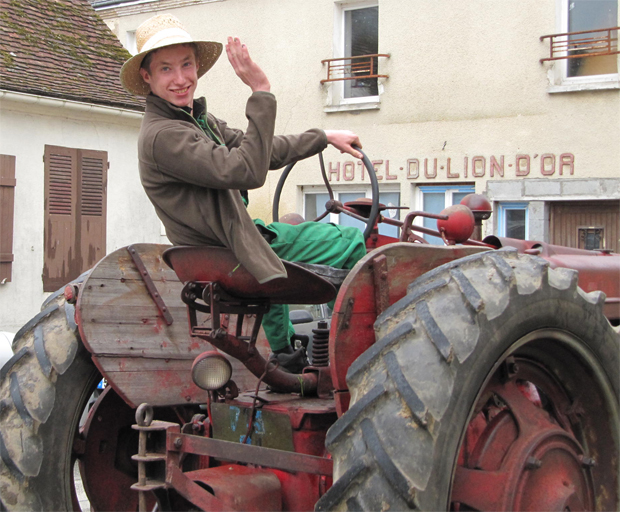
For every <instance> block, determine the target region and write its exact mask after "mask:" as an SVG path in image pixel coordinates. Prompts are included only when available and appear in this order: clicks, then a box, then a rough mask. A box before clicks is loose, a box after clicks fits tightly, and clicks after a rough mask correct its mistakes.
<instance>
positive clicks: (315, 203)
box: [304, 194, 329, 222]
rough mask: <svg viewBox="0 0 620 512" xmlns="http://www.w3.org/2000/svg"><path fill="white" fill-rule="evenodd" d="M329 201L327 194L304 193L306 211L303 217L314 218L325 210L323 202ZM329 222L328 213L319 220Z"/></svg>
mask: <svg viewBox="0 0 620 512" xmlns="http://www.w3.org/2000/svg"><path fill="white" fill-rule="evenodd" d="M327 201H329V194H306V211H305V212H304V218H305V219H306V220H308V221H309V220H314V219H316V218H317V217H318V216H319V215H321V214H322V213H323V212H324V211H325V203H326V202H327ZM321 222H329V215H328V216H327V217H325V218H324V219H322V220H321Z"/></svg>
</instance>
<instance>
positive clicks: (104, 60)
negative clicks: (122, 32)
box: [0, 0, 144, 110]
mask: <svg viewBox="0 0 620 512" xmlns="http://www.w3.org/2000/svg"><path fill="white" fill-rule="evenodd" d="M129 57H130V54H129V52H127V50H125V49H124V48H123V46H122V45H121V43H120V42H119V40H118V39H117V38H116V36H115V35H114V34H113V33H112V32H111V31H110V29H109V28H108V26H107V25H106V24H105V23H104V22H103V21H102V20H101V18H100V17H99V16H98V14H97V13H96V12H95V11H94V10H93V8H92V7H91V5H90V3H89V1H88V0H0V89H3V90H10V91H15V92H23V93H29V94H40V95H43V96H51V97H55V98H62V99H68V100H75V101H82V102H86V103H95V104H98V105H106V106H115V107H121V108H127V109H131V110H144V100H143V99H141V98H137V97H135V96H133V95H131V94H129V93H128V92H127V91H125V89H123V87H122V85H121V83H120V80H119V73H120V70H121V66H122V65H123V63H124V62H125V61H126V60H127V59H128V58H129Z"/></svg>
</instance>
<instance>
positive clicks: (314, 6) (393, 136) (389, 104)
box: [99, 0, 620, 236]
mask: <svg viewBox="0 0 620 512" xmlns="http://www.w3.org/2000/svg"><path fill="white" fill-rule="evenodd" d="M558 2H560V0H519V1H517V0H505V1H502V2H497V1H491V0H476V1H471V2H454V1H453V0H452V1H450V0H434V1H428V0H426V1H422V0H400V1H398V0H379V52H380V53H389V54H391V57H390V58H389V59H388V60H385V59H382V60H381V63H380V66H381V71H382V72H385V73H387V74H388V75H389V78H388V79H385V80H382V85H383V94H382V95H381V98H380V102H381V103H380V108H379V109H374V110H358V111H349V112H326V111H325V110H326V109H325V107H326V104H327V102H328V99H329V97H330V86H322V85H321V84H320V80H321V79H322V78H324V77H325V68H324V67H323V66H322V65H321V60H322V59H327V58H331V57H333V56H334V36H333V34H334V19H335V14H334V13H335V10H336V7H335V6H336V3H335V2H334V1H333V0H261V1H256V0H220V1H212V2H203V3H193V4H192V5H187V6H182V5H183V4H184V2H183V0H176V1H175V2H172V1H170V0H160V1H155V2H149V3H145V4H141V5H138V6H132V7H125V8H123V7H121V8H112V9H103V10H99V14H100V15H101V16H102V17H103V18H104V19H105V20H106V21H107V22H108V24H109V25H110V26H112V28H113V30H114V31H115V33H116V34H117V35H118V36H119V38H120V39H121V41H122V42H125V33H126V32H127V31H129V30H135V28H136V27H137V26H138V25H139V24H140V23H141V22H142V21H144V20H145V19H147V18H148V17H149V16H151V15H152V14H153V13H154V12H155V11H158V12H159V11H163V12H172V13H174V14H175V15H176V16H178V17H179V18H180V19H181V21H182V22H183V23H184V24H185V25H186V27H187V28H188V29H189V31H190V32H192V34H193V35H194V37H196V38H204V39H212V40H217V41H222V42H224V41H225V39H226V37H227V36H229V35H237V36H239V37H240V38H242V40H243V41H245V42H246V43H247V44H248V46H249V48H250V50H251V54H252V56H253V57H254V58H255V60H256V61H257V62H258V63H259V64H261V65H262V66H263V68H264V69H265V71H266V72H267V74H268V76H269V77H270V80H271V83H272V90H273V92H274V93H275V94H276V96H277V97H278V102H279V114H278V123H277V131H278V132H279V133H291V132H297V131H301V130H304V129H306V128H308V127H314V126H317V127H321V128H348V129H352V130H355V131H356V132H357V133H358V134H359V135H360V137H361V140H362V142H363V145H364V149H365V151H366V152H367V154H368V155H369V156H370V158H371V159H373V160H383V162H384V163H383V167H381V170H382V174H383V175H385V166H386V162H389V172H390V175H391V176H396V179H394V180H390V181H388V180H386V179H384V180H383V181H382V184H386V183H389V184H390V186H392V187H395V188H396V189H399V190H400V192H401V198H402V203H403V204H404V205H406V206H410V207H412V208H419V206H420V205H418V204H416V197H418V196H417V195H416V194H415V186H416V185H419V184H430V183H437V184H440V183H462V182H468V183H475V187H476V191H477V192H487V193H489V195H490V196H491V198H492V199H502V200H517V199H521V198H524V197H525V198H526V199H527V198H529V199H532V200H535V199H541V200H547V199H549V198H551V199H559V198H561V197H562V194H563V193H564V192H563V191H564V190H565V188H564V187H560V186H559V185H558V184H559V183H564V182H565V181H569V182H570V181H571V180H575V184H576V186H575V187H573V188H572V189H571V190H573V194H572V195H571V196H570V197H571V198H574V199H579V198H591V197H594V196H597V195H599V196H600V194H603V197H614V195H615V197H617V196H618V192H619V190H618V186H617V185H614V184H615V181H614V180H617V179H618V177H619V176H620V169H619V167H620V166H619V163H620V145H619V144H618V138H619V128H620V127H619V121H620V100H619V91H618V89H617V87H618V84H617V80H616V82H615V83H612V84H611V87H613V88H612V89H608V90H591V91H581V92H567V93H551V92H550V90H553V87H552V85H553V84H552V83H551V82H552V81H553V79H554V78H553V77H554V73H553V65H552V64H549V63H544V64H541V63H540V59H541V58H544V57H545V56H547V54H548V52H549V43H548V41H543V42H541V41H540V40H539V37H540V36H542V35H545V34H551V33H554V32H558V25H557V21H556V10H557V9H558V5H559V3H558ZM185 3H188V2H185ZM174 5H181V7H176V8H172V7H171V6H174ZM140 10H142V11H143V12H138V11H140ZM147 11H148V12H147ZM607 86H610V85H609V84H607ZM556 90H557V88H556ZM199 92H200V93H201V94H205V95H206V96H207V99H208V105H209V109H210V110H211V111H212V112H214V113H215V114H216V115H218V116H219V117H223V118H225V119H226V120H227V121H229V124H231V125H233V126H236V127H240V128H244V127H245V119H244V117H243V109H244V102H245V99H246V98H247V96H248V93H249V89H248V88H247V87H245V86H244V85H243V84H242V83H241V82H240V81H239V80H238V79H237V78H236V77H235V76H234V74H233V72H232V69H231V67H230V65H229V64H228V62H227V60H226V57H225V56H223V57H222V58H221V59H220V61H219V62H218V63H217V64H216V66H215V67H214V69H213V70H212V71H210V72H209V74H208V75H207V76H206V77H205V78H203V79H202V80H201V83H200V89H199ZM528 157H529V167H525V164H526V163H527V161H528V160H527V158H528ZM502 158H503V172H504V175H503V177H502V176H500V175H499V171H498V168H497V166H499V165H500V164H501V162H502ZM543 158H544V165H543V167H542V170H541V161H542V160H543ZM425 159H427V168H428V172H427V173H426V175H425V172H424V162H425ZM435 159H437V176H436V177H432V175H433V170H434V165H435ZM448 159H449V160H450V174H451V175H452V177H449V176H448V169H447V166H448ZM492 159H494V160H495V161H496V162H497V165H496V166H495V167H493V176H491V161H492ZM326 160H327V161H328V162H331V165H332V166H336V165H337V164H338V163H340V165H341V166H343V165H344V163H345V162H346V161H347V160H348V159H347V158H346V157H344V156H342V155H340V154H339V153H338V152H336V151H335V150H328V151H327V152H326ZM416 160H417V161H418V162H419V166H420V171H419V174H416V173H415V172H414V171H415V169H416ZM519 162H521V165H523V166H524V167H522V168H521V173H522V174H525V172H526V171H527V170H528V169H529V173H528V174H527V175H521V176H520V175H518V173H517V165H518V163H519ZM561 163H563V165H560V164H561ZM483 164H484V167H482V165H483ZM552 164H554V165H553V166H552ZM465 165H467V176H465ZM298 167H299V168H296V169H295V170H294V171H293V173H292V175H291V177H290V179H289V184H288V189H287V191H286V193H285V197H284V200H283V203H284V204H283V207H282V209H281V213H283V212H286V211H290V210H297V211H300V212H301V211H302V198H303V196H302V190H303V188H302V187H304V186H307V185H313V184H320V183H321V178H320V174H319V167H318V162H317V161H312V162H309V163H307V162H304V163H300V164H298ZM474 167H476V170H475V173H474V170H473V168H474ZM408 169H409V176H408ZM560 170H561V171H562V175H560ZM552 171H553V173H552ZM278 175H279V173H272V176H271V177H270V179H269V181H268V183H267V185H266V186H265V187H264V188H263V189H262V190H260V191H254V192H252V194H251V200H252V204H251V207H250V210H251V213H252V214H253V215H255V216H260V217H262V218H265V219H270V212H271V205H270V203H271V199H272V196H273V191H274V188H275V185H276V183H277V178H278ZM457 175H458V177H456V176H457ZM384 177H385V176H384ZM532 179H535V180H536V181H535V182H533V183H535V186H533V187H530V189H531V190H532V194H530V196H527V194H526V196H527V197H526V196H524V195H523V194H524V193H525V192H524V188H523V186H522V185H523V183H524V182H527V181H528V180H532ZM600 179H611V180H612V182H611V185H610V183H609V182H608V181H605V182H604V183H603V182H601V181H600ZM560 180H561V181H560ZM591 180H595V181H596V180H599V181H596V183H597V185H596V186H594V187H583V186H582V183H587V182H590V181H591ZM551 182H553V183H554V185H551V187H549V186H548V185H549V184H550V183H551ZM360 183H364V182H361V173H359V172H358V173H356V174H355V178H354V180H353V181H351V182H345V181H344V179H343V178H342V177H341V181H340V182H339V185H340V186H343V187H349V188H350V187H352V186H353V185H354V184H360ZM365 183H367V181H366V182H365ZM569 185H570V183H569ZM608 185H610V186H608ZM493 187H495V188H493ZM569 188H570V187H569ZM569 188H566V190H569ZM580 189H581V190H583V191H584V192H583V193H580V192H579V190H580ZM498 190H499V191H500V192H497V191H498ZM494 191H495V192H494ZM494 193H497V194H499V195H496V196H493V194H494ZM605 194H607V196H605ZM538 221H540V219H538ZM541 226H542V225H541ZM492 229H493V227H492V224H491V223H489V226H488V228H487V232H489V231H491V230H492ZM539 232H540V236H544V227H541V228H540V230H539Z"/></svg>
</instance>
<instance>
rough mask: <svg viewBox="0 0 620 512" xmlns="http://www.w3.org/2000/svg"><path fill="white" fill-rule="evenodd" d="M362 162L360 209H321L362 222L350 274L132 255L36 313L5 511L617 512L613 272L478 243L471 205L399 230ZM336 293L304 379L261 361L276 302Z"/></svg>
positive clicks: (0, 377) (113, 257) (9, 412)
mask: <svg viewBox="0 0 620 512" xmlns="http://www.w3.org/2000/svg"><path fill="white" fill-rule="evenodd" d="M365 165H366V167H367V169H368V172H369V175H370V177H371V182H372V184H373V192H374V197H373V200H372V201H371V202H366V201H363V200H362V201H357V202H354V203H353V204H347V205H341V204H339V203H337V202H336V201H333V200H331V201H329V202H328V204H327V208H328V209H329V210H330V211H339V212H345V213H348V214H351V215H353V216H355V217H356V218H359V219H363V220H364V221H365V222H366V223H367V228H366V230H365V235H366V237H367V247H368V253H367V255H366V257H364V258H363V259H362V260H360V261H359V262H358V264H357V265H356V266H355V267H354V268H353V269H352V270H351V271H339V270H334V269H330V268H325V267H317V266H307V265H301V264H294V263H286V267H287V271H288V278H286V279H280V280H276V281H272V282H269V283H267V284H264V285H259V284H258V283H257V282H256V280H255V279H254V278H253V277H252V276H251V275H250V274H249V273H247V272H246V271H245V269H243V268H242V267H239V266H238V264H237V262H236V261H235V260H234V258H233V257H232V255H231V253H230V252H229V251H227V250H226V249H223V248H213V247H174V248H169V247H167V246H160V245H150V244H139V245H134V246H129V247H127V248H123V249H119V250H117V251H115V252H113V253H111V254H109V255H107V256H106V257H105V258H104V259H102V260H101V261H100V262H99V263H98V264H97V265H96V266H95V267H94V268H93V269H92V270H91V271H89V272H88V273H86V274H85V275H83V276H81V277H80V278H79V279H78V280H76V281H75V282H73V283H71V284H70V285H68V286H67V287H66V288H65V289H64V290H60V291H59V292H57V293H56V294H53V295H52V296H51V297H49V299H48V300H47V301H46V302H45V303H44V304H43V307H42V310H41V313H40V314H39V315H37V316H36V317H35V318H34V319H33V320H32V321H31V322H29V323H28V324H27V325H25V326H24V327H23V328H22V329H21V330H20V332H19V333H17V335H16V336H15V342H14V346H13V350H14V356H13V357H12V359H11V360H10V361H9V362H8V363H7V364H6V365H4V366H3V367H2V369H1V370H0V425H1V432H0V434H1V435H0V459H1V463H0V510H68V509H79V503H78V495H77V493H76V487H75V482H76V481H79V480H80V478H81V481H82V483H83V486H84V489H85V492H86V495H87V496H88V499H89V501H90V504H91V506H92V507H93V510H102V511H103V510H106V511H107V510H162V511H163V510H209V511H211V510H243V511H246V510H265V511H273V510H313V509H314V510H372V511H376V510H406V509H421V510H429V511H435V510H460V511H465V510H480V511H508V510H540V511H567V510H570V511H576V510H600V511H609V510H618V506H619V502H620V500H619V482H620V478H619V472H618V469H619V461H618V454H619V449H618V448H619V443H620V415H619V410H618V409H619V396H620V390H619V366H620V362H619V352H620V341H619V340H620V334H619V329H618V323H619V319H620V289H619V288H620V256H618V255H615V254H610V253H609V252H606V251H582V250H576V249H569V248H563V247H558V246H552V245H548V244H545V243H538V242H526V241H521V240H510V239H500V238H496V237H488V238H487V239H485V240H484V241H480V240H473V239H469V237H470V236H471V233H472V231H473V229H474V227H475V224H476V219H480V218H484V217H488V215H489V214H490V212H489V211H488V210H490V208H489V205H488V203H487V202H485V201H484V200H483V199H481V198H480V197H479V196H471V197H468V198H467V199H468V201H469V203H468V204H469V206H471V209H469V208H468V207H466V206H458V207H451V208H450V209H448V210H447V211H446V212H444V213H442V215H439V216H437V215H435V216H433V215H429V214H424V213H423V212H413V213H409V214H408V215H407V216H406V218H405V220H404V221H403V222H400V221H394V220H391V219H389V218H388V217H384V216H382V215H381V211H382V209H383V208H384V207H383V206H382V205H380V204H379V203H378V186H377V181H376V177H374V173H373V172H372V165H371V164H370V162H369V161H368V159H367V158H366V159H365ZM289 171H290V168H288V169H287V170H286V171H285V172H284V174H283V179H282V180H281V183H280V185H279V188H278V193H277V194H276V196H277V197H279V193H280V191H281V189H282V184H283V180H284V179H286V175H287V174H288V172H289ZM326 183H327V180H326ZM275 210H276V211H277V205H276V208H275ZM472 210H473V214H472ZM425 215H426V216H430V217H434V218H437V219H438V230H437V231H431V230H428V229H425V228H421V227H419V226H417V225H416V224H414V222H413V220H414V218H415V217H416V216H425ZM377 222H390V223H396V224H397V225H398V226H399V227H400V232H401V236H400V239H393V238H389V237H385V236H381V235H379V234H378V233H377ZM420 232H421V233H422V234H424V233H430V234H433V235H434V236H439V237H442V238H443V239H444V240H445V242H446V245H445V246H442V247H440V246H433V245H429V244H426V243H423V242H424V240H423V239H422V238H421V237H420V235H419V234H416V233H420ZM474 238H475V237H474ZM333 299H335V304H334V309H333V317H332V320H331V326H330V327H329V328H328V327H327V325H326V324H320V325H319V326H318V327H317V328H316V329H314V337H313V339H312V344H311V354H310V356H311V361H312V365H311V366H309V367H308V368H306V369H305V370H304V372H303V373H302V374H299V375H296V374H291V373H287V372H285V371H283V370H282V369H281V368H279V367H278V365H277V363H275V362H274V361H273V360H270V359H269V349H268V346H267V344H266V342H265V340H264V339H263V338H262V337H261V336H260V333H259V328H260V321H261V318H262V315H263V314H264V312H265V311H267V309H268V308H269V306H270V304H274V303H287V304H322V303H326V302H329V301H331V300H333ZM102 379H105V382H107V386H106V387H105V389H104V390H103V392H101V393H100V394H99V396H98V397H97V399H96V401H94V403H92V402H93V396H96V395H93V391H94V390H95V389H96V387H97V385H98V383H100V382H101V381H102ZM77 468H79V472H78V471H77Z"/></svg>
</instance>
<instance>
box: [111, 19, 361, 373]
mask: <svg viewBox="0 0 620 512" xmlns="http://www.w3.org/2000/svg"><path fill="white" fill-rule="evenodd" d="M136 42H137V46H138V51H139V53H138V54H137V55H135V56H133V57H132V58H130V59H129V60H128V61H127V62H126V63H125V64H124V65H123V68H122V69H121V76H120V78H121V83H122V84H123V86H124V87H125V89H126V90H128V91H129V92H131V93H133V94H136V95H139V96H145V97H146V111H145V115H144V119H143V121H142V126H141V128H140V136H139V140H138V159H139V167H140V179H141V181H142V184H143V186H144V189H145V191H146V193H147V195H148V197H149V199H150V200H151V202H152V203H153V205H154V207H155V211H156V213H157V215H158V216H159V218H160V219H161V221H162V223H163V224H164V226H165V228H166V234H167V236H168V238H169V239H170V241H171V242H172V243H173V244H175V245H216V246H224V247H227V248H229V249H230V250H231V251H232V252H233V254H234V255H235V257H236V258H237V259H238V260H239V262H240V263H241V264H242V265H243V266H244V267H245V268H246V269H247V270H248V272H250V273H251V274H252V275H253V276H254V277H255V278H256V279H257V280H258V282H259V283H265V282H268V281H270V280H272V279H277V278H281V277H286V270H285V269H284V265H283V264H282V261H281V259H285V260H289V261H299V262H304V263H319V264H325V265H330V266H334V267H337V268H351V267H352V266H353V265H354V264H355V263H356V262H357V261H358V260H359V259H360V258H361V257H362V256H364V255H365V253H366V251H365V244H364V240H363V237H362V234H361V232H360V231H359V230H358V229H356V228H345V227H340V226H336V225H333V224H318V223H311V222H309V223H303V224H299V225H295V226H293V225H290V224H286V223H272V224H270V225H268V226H266V225H265V224H264V223H262V222H260V221H256V224H255V222H254V221H253V220H252V219H251V217H250V215H249V214H248V212H247V209H246V206H245V203H244V198H243V194H242V192H243V191H246V190H249V189H254V188H259V187H261V186H262V185H263V184H264V183H265V180H266V177H267V172H268V171H269V170H270V169H280V168H282V167H284V166H285V165H287V164H289V163H291V162H295V161H297V160H300V159H302V158H306V157H308V156H312V155H314V154H316V153H318V152H320V151H322V150H323V149H324V148H325V147H326V146H327V145H328V144H331V145H333V146H334V147H336V148H337V149H339V150H340V151H341V152H346V153H349V154H351V155H353V156H355V157H356V158H361V154H360V152H359V151H357V150H356V149H355V147H354V146H357V147H361V143H360V141H359V138H358V137H357V135H355V134H354V133H353V132H350V131H348V130H332V131H323V130H319V129H311V130H308V131H306V132H303V133H301V134H298V135H288V136H276V135H275V134H274V128H275V116H276V100H275V97H274V95H273V94H271V92H270V87H271V86H270V83H269V80H268V79H267V76H266V75H265V73H264V72H263V70H262V69H261V68H260V67H259V66H258V65H257V64H256V63H255V62H254V61H253V60H252V59H251V58H250V56H249V53H248V49H247V47H246V46H245V45H243V44H242V43H241V42H240V41H239V39H238V38H232V37H229V38H228V44H227V45H226V53H227V55H228V60H229V62H230V64H231V66H232V68H233V70H234V71H235V73H236V75H237V76H238V77H239V78H240V79H241V80H242V81H243V83H245V84H246V85H248V86H249V87H250V89H251V90H252V94H251V96H250V98H249V99H248V101H247V104H246V117H247V119H248V126H247V129H246V130H245V131H241V130H237V129H233V128H230V127H229V126H228V125H227V124H226V122H225V121H223V120H221V119H218V118H216V117H215V116H213V115H212V114H211V113H210V112H207V108H206V102H205V100H204V98H194V94H195V91H196V87H197V83H198V79H199V78H200V77H201V76H203V75H204V74H205V73H206V72H207V71H208V70H209V69H210V68H211V67H212V66H213V64H214V63H215V61H216V60H217V59H218V58H219V56H220V54H221V53H222V50H223V46H222V44H221V43H217V42H212V41H194V40H193V39H192V37H191V36H190V35H189V33H187V31H186V30H185V29H184V28H183V26H182V25H181V23H180V21H179V20H178V19H177V18H176V17H174V16H172V15H170V14H160V15H157V16H154V17H152V18H150V19H148V20H147V21H145V22H144V23H143V24H142V25H140V27H138V29H137V30H136ZM287 316H288V315H287V308H286V307H275V306H272V308H271V310H270V312H269V313H268V314H267V315H266V318H265V319H264V322H263V327H264V329H265V334H266V336H267V339H268V341H269V344H270V346H271V349H272V351H273V352H274V354H275V355H276V357H277V358H278V360H279V361H280V363H281V364H282V366H284V367H285V368H288V369H289V370H291V371H294V372H298V371H301V368H302V367H303V365H304V364H306V361H305V360H304V358H303V353H299V352H295V351H294V350H293V348H292V346H291V343H290V340H291V336H292V327H291V326H290V323H289V322H288V318H287Z"/></svg>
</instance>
